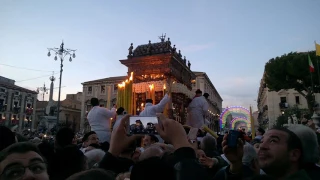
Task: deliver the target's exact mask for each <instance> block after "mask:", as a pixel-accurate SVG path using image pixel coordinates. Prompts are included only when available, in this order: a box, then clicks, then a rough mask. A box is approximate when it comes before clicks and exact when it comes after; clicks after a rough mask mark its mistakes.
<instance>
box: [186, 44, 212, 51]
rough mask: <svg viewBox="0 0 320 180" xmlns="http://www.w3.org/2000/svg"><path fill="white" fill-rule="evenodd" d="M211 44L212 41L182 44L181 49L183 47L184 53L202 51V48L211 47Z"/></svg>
mask: <svg viewBox="0 0 320 180" xmlns="http://www.w3.org/2000/svg"><path fill="white" fill-rule="evenodd" d="M213 46H214V43H207V44H194V45H188V46H182V47H181V49H183V52H184V53H191V52H197V51H203V50H206V49H209V48H212V47H213Z"/></svg>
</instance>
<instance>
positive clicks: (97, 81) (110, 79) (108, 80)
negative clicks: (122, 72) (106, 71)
mask: <svg viewBox="0 0 320 180" xmlns="http://www.w3.org/2000/svg"><path fill="white" fill-rule="evenodd" d="M126 79H128V76H116V77H108V78H103V79H97V80H93V81H86V82H83V83H81V84H82V85H85V84H95V83H103V82H110V83H113V82H115V83H118V82H122V81H124V80H126Z"/></svg>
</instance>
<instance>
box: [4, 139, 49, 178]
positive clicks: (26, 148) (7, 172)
mask: <svg viewBox="0 0 320 180" xmlns="http://www.w3.org/2000/svg"><path fill="white" fill-rule="evenodd" d="M0 179H1V180H20V179H33V180H49V175H48V173H47V164H46V163H45V161H44V159H43V157H42V156H41V155H40V151H39V150H38V148H37V147H36V146H35V145H34V144H32V143H26V142H21V143H15V144H12V145H11V146H9V147H7V148H6V149H4V150H3V151H1V153H0Z"/></svg>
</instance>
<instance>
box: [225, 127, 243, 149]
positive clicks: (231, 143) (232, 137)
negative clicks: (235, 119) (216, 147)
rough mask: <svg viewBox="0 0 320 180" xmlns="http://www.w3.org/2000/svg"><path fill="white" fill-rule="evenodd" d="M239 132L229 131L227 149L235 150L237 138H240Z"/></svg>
mask: <svg viewBox="0 0 320 180" xmlns="http://www.w3.org/2000/svg"><path fill="white" fill-rule="evenodd" d="M240 135H241V134H240V132H239V131H237V130H230V131H229V133H228V138H227V144H228V147H229V148H236V147H237V145H238V138H240Z"/></svg>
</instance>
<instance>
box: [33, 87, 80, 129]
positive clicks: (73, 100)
mask: <svg viewBox="0 0 320 180" xmlns="http://www.w3.org/2000/svg"><path fill="white" fill-rule="evenodd" d="M81 99H82V92H78V93H77V94H67V95H66V99H64V100H62V101H61V103H60V113H59V121H60V125H63V126H68V127H70V128H72V129H73V130H74V131H79V130H80V118H81V101H79V100H81ZM37 104H38V106H37V109H36V124H37V126H38V129H39V130H41V128H43V127H46V129H47V130H50V129H51V128H53V127H54V126H55V125H56V120H57V118H56V117H57V111H56V110H57V102H56V101H52V102H51V101H50V100H49V101H38V103H37ZM39 125H40V126H39Z"/></svg>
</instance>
